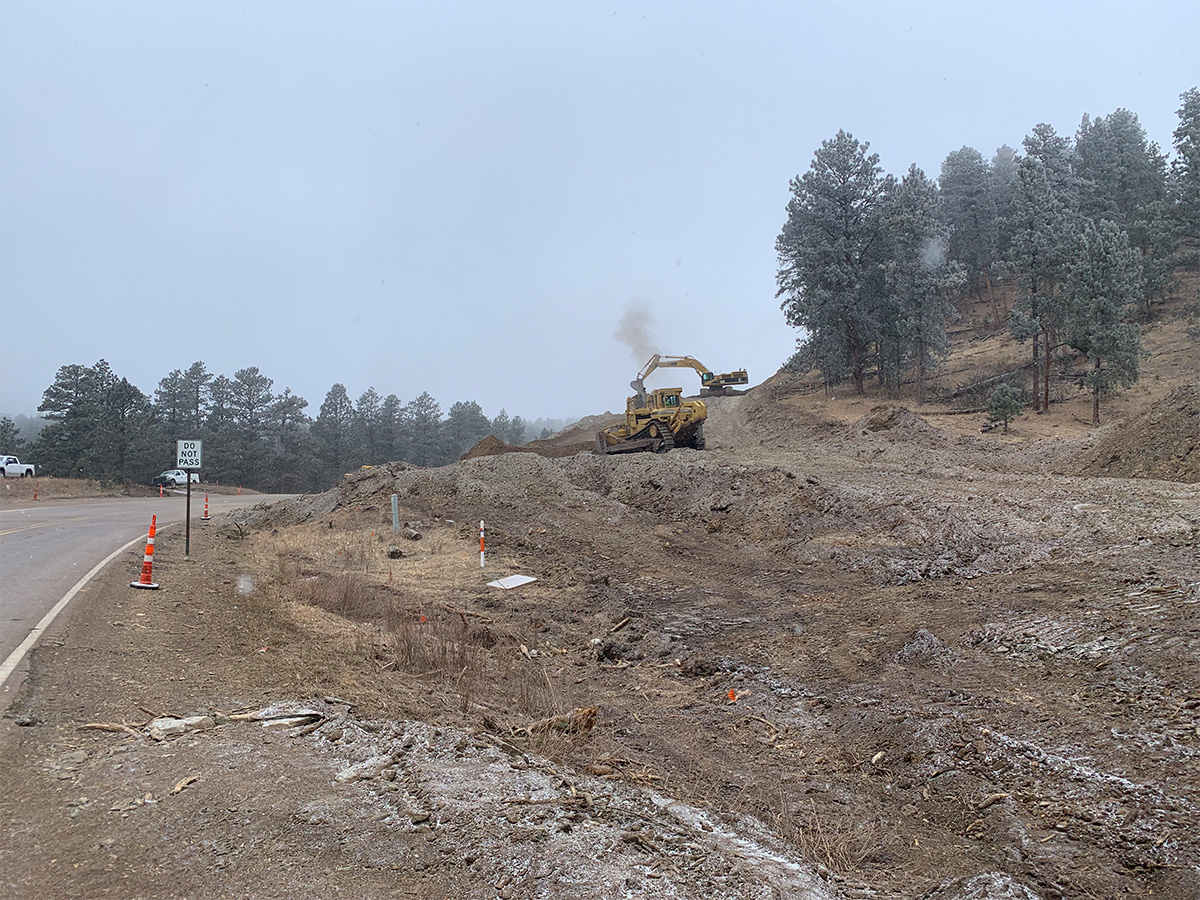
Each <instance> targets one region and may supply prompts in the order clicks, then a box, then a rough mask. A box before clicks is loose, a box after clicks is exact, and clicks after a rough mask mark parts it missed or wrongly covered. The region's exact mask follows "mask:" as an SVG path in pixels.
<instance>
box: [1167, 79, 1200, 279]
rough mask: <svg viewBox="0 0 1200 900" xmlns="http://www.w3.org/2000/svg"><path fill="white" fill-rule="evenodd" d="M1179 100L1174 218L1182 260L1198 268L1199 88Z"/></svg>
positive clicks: (1199, 246)
mask: <svg viewBox="0 0 1200 900" xmlns="http://www.w3.org/2000/svg"><path fill="white" fill-rule="evenodd" d="M1179 99H1180V100H1182V101H1183V104H1182V105H1181V106H1180V107H1179V127H1178V128H1176V129H1175V135H1174V136H1175V153H1176V157H1175V160H1174V162H1173V163H1172V165H1171V218H1172V221H1173V223H1174V225H1175V235H1176V238H1177V239H1178V241H1179V250H1180V256H1181V257H1182V261H1183V262H1184V263H1185V264H1186V265H1189V266H1191V267H1193V268H1195V267H1196V265H1197V263H1198V262H1200V90H1197V89H1196V88H1192V89H1191V90H1188V91H1184V92H1183V93H1182V94H1180V95H1179Z"/></svg>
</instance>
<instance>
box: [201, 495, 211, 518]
mask: <svg viewBox="0 0 1200 900" xmlns="http://www.w3.org/2000/svg"><path fill="white" fill-rule="evenodd" d="M208 520H209V515H208V494H205V495H204V515H202V516H201V517H200V521H201V522H207V521H208Z"/></svg>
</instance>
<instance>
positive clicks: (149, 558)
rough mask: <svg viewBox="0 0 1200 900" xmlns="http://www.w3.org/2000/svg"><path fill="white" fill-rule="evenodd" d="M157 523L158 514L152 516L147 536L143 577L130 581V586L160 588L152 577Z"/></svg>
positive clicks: (149, 588)
mask: <svg viewBox="0 0 1200 900" xmlns="http://www.w3.org/2000/svg"><path fill="white" fill-rule="evenodd" d="M157 523H158V516H151V517H150V533H149V534H148V535H147V536H146V556H145V558H144V559H143V560H142V577H141V578H139V579H138V580H137V581H131V582H129V586H130V587H133V588H147V589H148V590H153V591H157V590H158V585H157V584H155V583H154V581H153V580H152V579H151V577H150V573H151V570H152V569H153V568H154V527H155V525H156V524H157Z"/></svg>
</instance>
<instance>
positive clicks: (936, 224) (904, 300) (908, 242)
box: [880, 165, 965, 403]
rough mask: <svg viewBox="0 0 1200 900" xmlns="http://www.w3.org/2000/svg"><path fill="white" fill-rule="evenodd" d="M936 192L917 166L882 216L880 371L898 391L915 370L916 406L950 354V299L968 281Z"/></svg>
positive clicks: (891, 195)
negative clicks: (905, 374)
mask: <svg viewBox="0 0 1200 900" xmlns="http://www.w3.org/2000/svg"><path fill="white" fill-rule="evenodd" d="M938 202H939V196H938V190H937V186H936V185H935V184H934V183H933V182H932V181H930V180H929V178H927V177H926V176H925V173H924V172H922V171H921V170H920V169H919V168H918V167H917V166H915V165H913V166H910V167H909V170H908V174H907V175H905V176H904V178H903V179H902V180H901V181H900V183H899V184H897V185H895V186H894V188H893V189H892V190H891V191H889V192H888V197H887V203H886V206H885V212H884V222H885V224H886V230H887V248H888V260H887V264H886V272H887V281H886V285H887V301H888V302H887V304H886V307H885V310H886V314H885V316H884V317H883V326H882V328H881V335H880V350H881V353H880V355H881V357H882V359H881V365H883V367H884V372H885V374H886V375H887V376H888V380H889V384H893V385H894V386H895V387H897V388H898V386H899V378H900V370H901V369H903V368H906V367H908V366H911V367H913V368H915V369H916V377H917V402H918V403H924V402H925V380H926V378H927V376H928V374H929V372H930V370H932V369H934V368H936V367H937V366H938V365H940V364H941V362H942V360H944V359H945V358H946V356H947V354H948V353H949V350H950V342H949V340H948V338H947V336H946V323H947V321H948V320H949V319H950V317H951V316H952V315H953V314H954V306H953V305H952V303H951V302H950V297H951V294H952V293H953V292H954V291H956V290H958V289H960V288H961V287H962V285H963V283H964V281H965V276H964V274H963V267H962V266H961V265H960V264H959V263H957V262H952V261H951V260H949V259H948V256H947V244H948V239H949V235H948V233H947V229H946V226H945V225H944V224H942V221H941V219H940V216H939V210H938Z"/></svg>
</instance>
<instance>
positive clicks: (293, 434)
mask: <svg viewBox="0 0 1200 900" xmlns="http://www.w3.org/2000/svg"><path fill="white" fill-rule="evenodd" d="M307 407H308V401H307V400H305V399H304V398H303V397H299V396H297V395H295V394H293V393H292V391H291V388H284V391H283V393H282V394H280V395H278V396H277V397H276V398H275V400H274V402H272V404H271V408H270V409H269V410H268V411H267V423H268V433H269V435H270V439H269V447H270V450H269V452H268V460H269V461H268V464H267V467H266V470H265V472H264V473H263V477H262V479H261V480H260V482H259V486H260V487H263V488H264V489H266V490H269V491H271V492H272V493H295V492H298V491H302V490H304V489H305V488H306V487H321V486H323V485H321V484H320V482H319V476H318V469H319V467H318V466H317V465H315V464H314V456H315V453H314V449H315V448H314V444H313V440H312V437H311V434H310V430H309V429H310V427H311V425H312V422H311V420H310V419H309V417H308V415H307V414H306V413H305V412H304V410H305V409H306V408H307Z"/></svg>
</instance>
